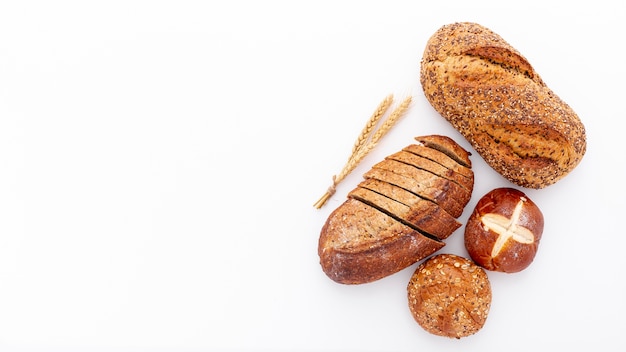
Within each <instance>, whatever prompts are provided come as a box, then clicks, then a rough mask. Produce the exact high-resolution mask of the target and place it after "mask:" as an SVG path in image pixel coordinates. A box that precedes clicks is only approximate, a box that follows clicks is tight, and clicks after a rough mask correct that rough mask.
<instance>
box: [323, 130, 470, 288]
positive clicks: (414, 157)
mask: <svg viewBox="0 0 626 352" xmlns="http://www.w3.org/2000/svg"><path fill="white" fill-rule="evenodd" d="M416 140H417V141H418V143H417V144H412V145H410V146H408V147H406V148H404V150H402V151H400V152H398V153H395V154H392V155H390V156H389V157H387V158H386V159H385V160H383V161H381V162H380V163H378V164H376V165H374V166H373V167H372V169H371V170H370V171H368V172H367V173H365V174H364V180H363V181H362V182H361V183H359V185H358V186H357V187H356V188H355V189H354V190H352V191H351V192H350V193H349V194H348V199H347V200H346V201H345V202H344V203H343V204H341V205H340V206H339V207H338V208H337V209H335V210H334V211H333V212H332V213H331V214H330V215H329V217H328V219H327V220H326V223H325V224H324V226H323V227H322V230H321V233H320V238H319V246H318V254H319V257H320V264H321V266H322V269H323V271H324V272H325V273H326V275H327V276H328V277H330V278H331V279H332V280H334V281H336V282H339V283H343V284H362V283H367V282H371V281H375V280H378V279H381V278H383V277H386V276H388V275H391V274H393V273H396V272H398V271H400V270H402V269H404V268H406V267H408V266H410V265H411V264H413V263H415V262H417V261H419V260H421V259H423V258H425V257H427V256H429V255H431V254H433V253H435V252H436V251H438V250H440V249H441V248H443V246H444V245H445V242H444V241H443V240H444V239H446V238H447V237H448V236H450V235H451V234H452V233H453V232H454V231H455V230H457V229H458V228H459V227H460V226H461V224H460V223H459V222H458V221H457V219H456V218H458V217H459V216H460V215H461V213H462V212H463V209H464V207H465V205H466V204H467V203H468V202H469V200H470V198H471V195H472V190H473V187H474V173H473V172H472V170H471V162H470V160H469V153H468V152H467V151H465V150H464V149H463V148H461V147H460V146H459V145H458V144H457V143H456V142H454V141H453V140H452V139H450V138H448V137H445V136H424V137H417V138H416Z"/></svg>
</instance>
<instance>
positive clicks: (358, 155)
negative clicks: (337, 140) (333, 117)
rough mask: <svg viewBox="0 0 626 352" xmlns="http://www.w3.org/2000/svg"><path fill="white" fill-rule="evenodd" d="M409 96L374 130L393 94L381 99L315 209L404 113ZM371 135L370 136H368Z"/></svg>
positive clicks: (319, 206)
mask: <svg viewBox="0 0 626 352" xmlns="http://www.w3.org/2000/svg"><path fill="white" fill-rule="evenodd" d="M411 100H412V99H411V97H410V96H409V97H408V98H406V99H405V100H404V101H403V102H402V103H401V104H400V105H399V106H398V107H397V108H395V109H394V110H393V111H392V112H391V114H390V115H389V117H388V118H387V119H386V120H385V122H384V123H383V124H382V125H381V126H380V127H379V128H378V130H376V132H375V133H374V134H373V135H372V133H373V132H374V127H375V126H376V125H377V124H378V121H379V120H380V118H381V117H382V116H383V115H384V113H385V111H387V109H388V108H389V105H391V102H392V101H393V96H392V95H389V96H388V97H387V98H385V100H383V101H382V102H381V103H380V104H379V105H378V108H377V109H376V110H375V111H374V114H372V116H371V117H370V119H369V121H368V122H367V124H366V125H365V127H364V128H363V130H362V131H361V134H359V137H358V138H357V140H356V143H355V144H354V147H353V148H352V154H351V155H350V158H349V159H348V162H347V163H346V165H345V166H344V167H343V169H342V170H341V172H340V173H339V174H337V175H334V176H333V183H332V184H331V186H330V187H328V190H327V191H326V193H324V195H323V196H322V197H321V198H320V199H319V200H318V201H317V202H315V204H314V205H313V206H314V207H316V208H317V209H320V208H321V207H322V206H324V204H326V201H327V200H328V199H329V198H330V197H332V195H333V194H335V191H336V188H337V185H338V184H339V182H341V181H342V180H343V179H344V178H345V177H346V176H348V174H350V173H351V172H352V171H353V170H354V169H355V168H356V167H357V165H358V164H359V163H360V162H361V160H363V158H364V157H365V156H366V155H367V154H368V153H369V152H370V151H371V150H372V149H374V147H375V146H376V145H377V144H378V142H379V141H380V140H381V139H382V138H383V136H384V135H385V134H387V132H389V130H390V129H391V128H392V127H393V126H394V125H395V124H396V122H397V121H398V120H399V119H400V117H402V115H404V113H405V112H406V111H407V110H408V108H409V105H410V104H411ZM370 137H371V138H370Z"/></svg>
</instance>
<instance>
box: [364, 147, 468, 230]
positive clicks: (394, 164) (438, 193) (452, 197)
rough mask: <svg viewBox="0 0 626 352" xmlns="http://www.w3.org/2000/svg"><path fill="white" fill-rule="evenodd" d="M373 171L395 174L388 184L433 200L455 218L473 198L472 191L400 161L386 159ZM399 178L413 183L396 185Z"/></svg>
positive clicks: (366, 176) (375, 166)
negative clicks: (395, 179) (396, 179)
mask: <svg viewBox="0 0 626 352" xmlns="http://www.w3.org/2000/svg"><path fill="white" fill-rule="evenodd" d="M372 170H385V171H388V172H391V173H393V174H394V175H395V176H394V175H391V177H392V179H391V180H389V181H388V182H390V183H392V184H395V185H397V186H400V187H403V188H405V189H407V190H409V191H411V192H413V193H415V194H417V195H418V196H420V197H423V198H426V199H429V200H432V201H433V202H435V203H437V204H439V206H441V207H442V208H443V209H444V210H445V211H447V212H448V213H450V215H452V216H453V217H455V218H458V217H459V216H461V214H462V213H463V208H464V207H465V205H466V204H467V202H469V199H470V198H471V196H472V194H471V192H470V191H468V190H466V189H464V188H463V187H461V186H459V185H458V184H456V183H454V182H452V181H450V180H448V179H445V178H443V177H440V176H437V175H435V174H432V173H430V172H428V171H424V170H420V169H418V168H416V167H413V166H410V165H407V164H404V163H401V162H399V161H395V160H390V159H386V160H383V161H381V162H379V163H378V164H376V165H374V166H373V167H372ZM368 175H369V172H368V173H366V174H365V178H368V177H369V176H368ZM397 176H400V177H404V178H406V179H408V180H412V181H409V184H408V185H407V184H406V183H405V184H404V186H402V185H399V184H397V183H395V181H394V178H397ZM415 180H419V182H415ZM407 187H408V188H407Z"/></svg>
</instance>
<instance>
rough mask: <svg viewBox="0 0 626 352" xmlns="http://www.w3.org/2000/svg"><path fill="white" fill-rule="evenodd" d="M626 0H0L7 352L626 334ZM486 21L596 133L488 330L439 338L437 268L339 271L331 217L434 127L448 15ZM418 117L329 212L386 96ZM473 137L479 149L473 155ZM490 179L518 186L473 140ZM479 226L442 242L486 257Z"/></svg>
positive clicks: (576, 343) (616, 346)
mask: <svg viewBox="0 0 626 352" xmlns="http://www.w3.org/2000/svg"><path fill="white" fill-rule="evenodd" d="M625 17H626V11H625V10H624V5H623V4H622V3H619V2H618V1H614V2H609V1H589V2H584V3H582V2H563V3H560V4H558V3H557V4H553V2H549V1H538V2H535V1H524V2H520V1H517V2H504V1H452V0H447V1H430V2H418V1H378V2H373V1H358V2H357V1H354V2H345V1H310V2H288V1H265V2H263V1H224V2H217V1H216V2H203V1H197V2H192V1H102V2H96V1H92V2H86V1H56V2H52V1H20V2H17V1H16V2H8V1H7V2H4V1H3V2H1V3H0V350H1V351H92V350H93V351H212V350H234V351H257V350H272V351H277V350H285V351H303V350H310V351H331V350H332V351H383V350H384V351H418V350H419V351H432V350H435V349H436V350H438V351H452V350H454V351H459V350H461V351H477V350H480V351H490V350H494V351H495V350H498V351H501V350H506V351H527V350H537V349H541V350H544V349H545V350H551V349H556V348H559V349H560V350H571V349H573V348H577V350H591V349H593V350H598V351H600V350H601V351H609V350H613V351H623V350H624V349H626V340H625V339H624V336H623V334H624V328H626V325H625V324H624V319H623V317H624V315H625V314H626V303H625V301H626V300H625V299H624V298H625V296H626V283H625V282H626V280H625V279H626V274H625V273H624V265H625V259H624V251H625V245H626V240H625V237H624V236H625V235H626V234H625V233H624V226H623V221H624V217H625V216H626V198H625V195H626V192H625V190H624V183H623V182H624V178H625V177H626V172H625V170H626V167H625V165H624V160H623V146H624V143H623V141H624V132H623V127H622V126H621V125H620V124H623V123H622V120H623V119H624V101H625V99H626V97H625V94H624V93H625V91H624V85H623V82H624V81H626V72H625V70H626V68H625V67H626V65H624V63H623V60H624V57H625V56H624V54H625V52H624V39H623V33H624V29H625V28H624V27H625V26H624V23H625V22H624V21H625V20H626V18H625ZM455 21H474V22H478V23H480V24H482V25H485V26H487V27H489V28H491V29H492V30H494V31H496V32H497V33H499V34H500V35H501V36H502V37H504V38H505V40H507V41H508V42H509V43H511V44H512V45H513V46H515V47H516V48H517V49H518V50H520V51H521V52H522V54H524V55H525V56H526V57H527V58H528V59H529V61H530V62H531V64H532V65H533V66H534V68H535V69H536V70H537V71H538V72H539V74H540V75H541V76H542V78H543V79H544V81H545V82H546V83H547V84H548V85H549V86H550V87H551V88H552V89H553V90H554V91H555V92H556V93H557V94H558V95H559V96H560V97H561V98H562V99H563V100H565V101H566V102H568V103H569V104H570V105H571V106H572V107H573V108H574V110H575V111H576V112H577V113H578V114H579V116H580V118H581V120H582V121H583V123H584V124H585V126H586V128H587V142H588V150H587V154H586V155H585V157H584V159H583V160H582V162H581V164H580V165H579V166H578V168H576V169H575V170H574V171H573V172H572V173H571V174H570V175H568V176H567V177H566V178H565V179H563V180H562V181H560V182H559V183H557V184H555V185H553V186H550V187H548V188H546V189H543V190H524V191H525V192H526V194H527V195H528V196H529V197H530V198H531V199H532V200H533V201H535V202H536V203H537V204H538V205H539V206H540V208H541V209H542V211H543V213H544V216H545V230H544V234H543V239H542V242H541V245H540V247H539V252H538V254H537V257H536V259H535V262H533V264H532V265H531V266H530V267H529V268H528V269H527V270H525V271H523V272H521V273H518V274H509V275H507V274H498V273H491V272H490V273H489V277H490V279H491V285H492V290H493V302H492V308H491V312H490V315H489V318H488V320H487V323H486V325H485V326H484V328H483V329H482V330H481V331H480V332H479V333H478V334H476V335H473V336H471V337H467V338H464V339H461V340H451V339H446V338H442V337H437V336H433V335H430V334H428V333H426V332H424V331H423V330H422V329H421V328H420V327H419V326H418V325H417V324H416V323H415V322H414V321H413V318H412V317H411V315H410V312H409V310H408V306H407V301H406V284H407V283H408V279H409V277H410V275H411V274H412V272H413V270H414V269H415V266H412V267H410V268H408V269H406V270H404V271H401V272H399V273H397V274H395V275H392V276H390V277H387V278H385V279H382V280H380V281H377V282H375V283H371V284H367V285H360V286H345V285H339V284H336V283H334V282H332V281H331V280H330V279H328V278H327V277H326V276H325V275H324V273H323V272H322V270H321V268H320V266H319V262H318V261H319V258H318V256H317V240H318V236H319V231H320V229H321V227H322V225H323V223H324V221H325V220H326V218H327V217H328V214H329V213H330V212H331V211H332V210H333V209H334V208H336V207H337V206H338V205H339V204H341V203H342V202H343V201H344V199H345V195H346V193H347V192H348V191H349V190H351V189H352V188H353V187H354V186H355V185H356V184H357V183H358V182H359V181H360V179H361V175H362V174H363V173H364V172H365V171H367V170H368V169H369V168H370V167H371V165H373V164H374V163H375V162H377V161H379V160H381V158H383V157H384V156H386V155H388V154H391V153H393V152H395V151H397V150H399V149H401V148H402V147H404V146H406V145H408V144H410V143H412V142H413V139H412V138H413V137H414V136H417V135H424V134H432V133H438V134H445V135H448V136H450V137H453V138H454V139H455V140H457V141H458V142H459V143H461V144H462V145H463V146H465V147H467V148H469V145H468V144H467V143H466V142H465V140H463V139H462V137H461V136H460V135H459V134H458V133H457V132H456V131H455V130H454V129H452V128H451V126H450V125H448V123H447V122H446V121H444V120H443V119H442V118H441V117H440V116H438V115H437V114H436V112H435V111H434V110H433V109H432V108H431V107H430V105H429V104H428V102H427V101H426V100H425V98H424V95H423V93H422V91H421V86H420V84H419V79H418V77H419V62H420V59H421V57H422V52H423V50H424V46H425V44H426V41H427V39H428V38H429V37H430V35H431V34H432V33H434V31H435V30H436V29H437V28H439V27H440V26H442V25H444V24H448V23H452V22H455ZM388 94H394V96H395V97H396V102H399V101H400V100H401V99H403V98H404V97H406V96H408V95H412V96H413V98H414V100H413V101H414V103H413V104H412V106H411V109H410V110H409V112H408V114H407V115H406V116H405V117H404V118H403V119H402V120H401V121H400V122H399V124H398V125H396V127H395V128H394V129H393V130H392V131H391V132H390V134H389V135H387V136H386V137H385V138H384V139H383V142H382V143H381V144H380V145H379V147H378V148H377V149H376V150H375V151H374V152H373V153H372V154H370V155H369V156H368V157H367V158H366V159H365V160H364V161H363V163H362V164H361V165H360V166H359V168H357V169H356V170H355V171H354V173H353V174H351V175H350V176H349V177H348V178H347V179H345V180H344V182H343V183H341V185H340V186H339V188H338V191H337V193H336V195H335V196H334V197H333V198H332V199H331V200H330V201H329V202H328V204H327V205H326V206H325V207H324V208H322V209H321V210H316V209H314V208H313V203H314V202H315V201H316V200H317V199H318V198H319V197H320V196H321V195H322V194H323V193H324V191H325V190H326V188H327V187H328V186H329V185H330V181H331V176H332V175H333V174H336V173H338V172H339V171H340V170H341V168H342V166H343V164H344V163H345V161H346V160H347V157H348V155H349V152H350V150H351V148H352V144H353V142H354V140H355V138H356V136H357V135H358V132H359V131H360V130H361V128H362V126H363V125H364V123H365V122H366V120H367V119H368V118H369V116H370V114H371V113H372V111H373V110H374V108H375V107H376V106H377V105H378V103H379V102H380V101H381V100H382V99H383V98H384V97H385V96H387V95H388ZM470 150H471V149H470ZM472 162H473V164H474V171H475V173H476V185H475V189H474V194H473V197H472V199H471V201H470V203H469V204H468V206H467V208H466V210H465V212H464V214H463V216H462V217H461V219H460V220H461V222H463V223H464V222H465V220H466V219H467V217H468V216H469V213H470V212H471V210H472V209H473V206H474V205H475V204H476V202H477V201H478V199H479V198H480V197H481V196H482V195H483V194H485V193H486V192H488V191H489V190H491V189H493V188H496V187H501V186H512V184H510V183H508V182H507V181H506V180H504V179H503V178H502V177H500V176H499V175H498V174H496V173H495V172H494V171H493V170H491V169H490V168H489V167H487V166H486V164H485V163H484V162H483V161H482V159H480V157H479V156H478V155H477V154H476V153H474V154H473V156H472ZM462 232H463V228H461V229H460V230H458V231H457V232H456V233H455V234H454V235H453V236H452V237H451V238H449V239H448V240H447V246H446V247H444V249H443V250H442V252H447V253H455V254H459V255H466V252H465V249H464V247H463V244H462V241H463V234H462Z"/></svg>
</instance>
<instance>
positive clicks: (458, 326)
mask: <svg viewBox="0 0 626 352" xmlns="http://www.w3.org/2000/svg"><path fill="white" fill-rule="evenodd" d="M407 294H408V301H409V309H410V310H411V314H412V315H413V317H414V318H415V321H417V323H418V324H419V325H420V326H421V327H422V328H424V330H426V331H428V332H430V333H432V334H435V335H439V336H446V337H453V338H461V337H465V336H469V335H472V334H475V333H476V332H478V331H479V330H480V329H481V328H482V327H483V326H484V324H485V322H486V320H487V316H488V314H489V309H490V307H491V285H490V283H489V278H488V277H487V273H486V272H485V271H484V270H483V269H482V268H481V267H479V266H478V265H476V264H474V263H473V262H472V261H471V260H469V259H466V258H463V257H460V256H457V255H453V254H438V255H435V256H432V257H430V258H428V259H427V260H426V261H424V262H423V263H422V264H420V265H419V266H418V267H417V269H416V270H415V272H414V273H413V276H412V277H411V279H410V281H409V284H408V286H407Z"/></svg>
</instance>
